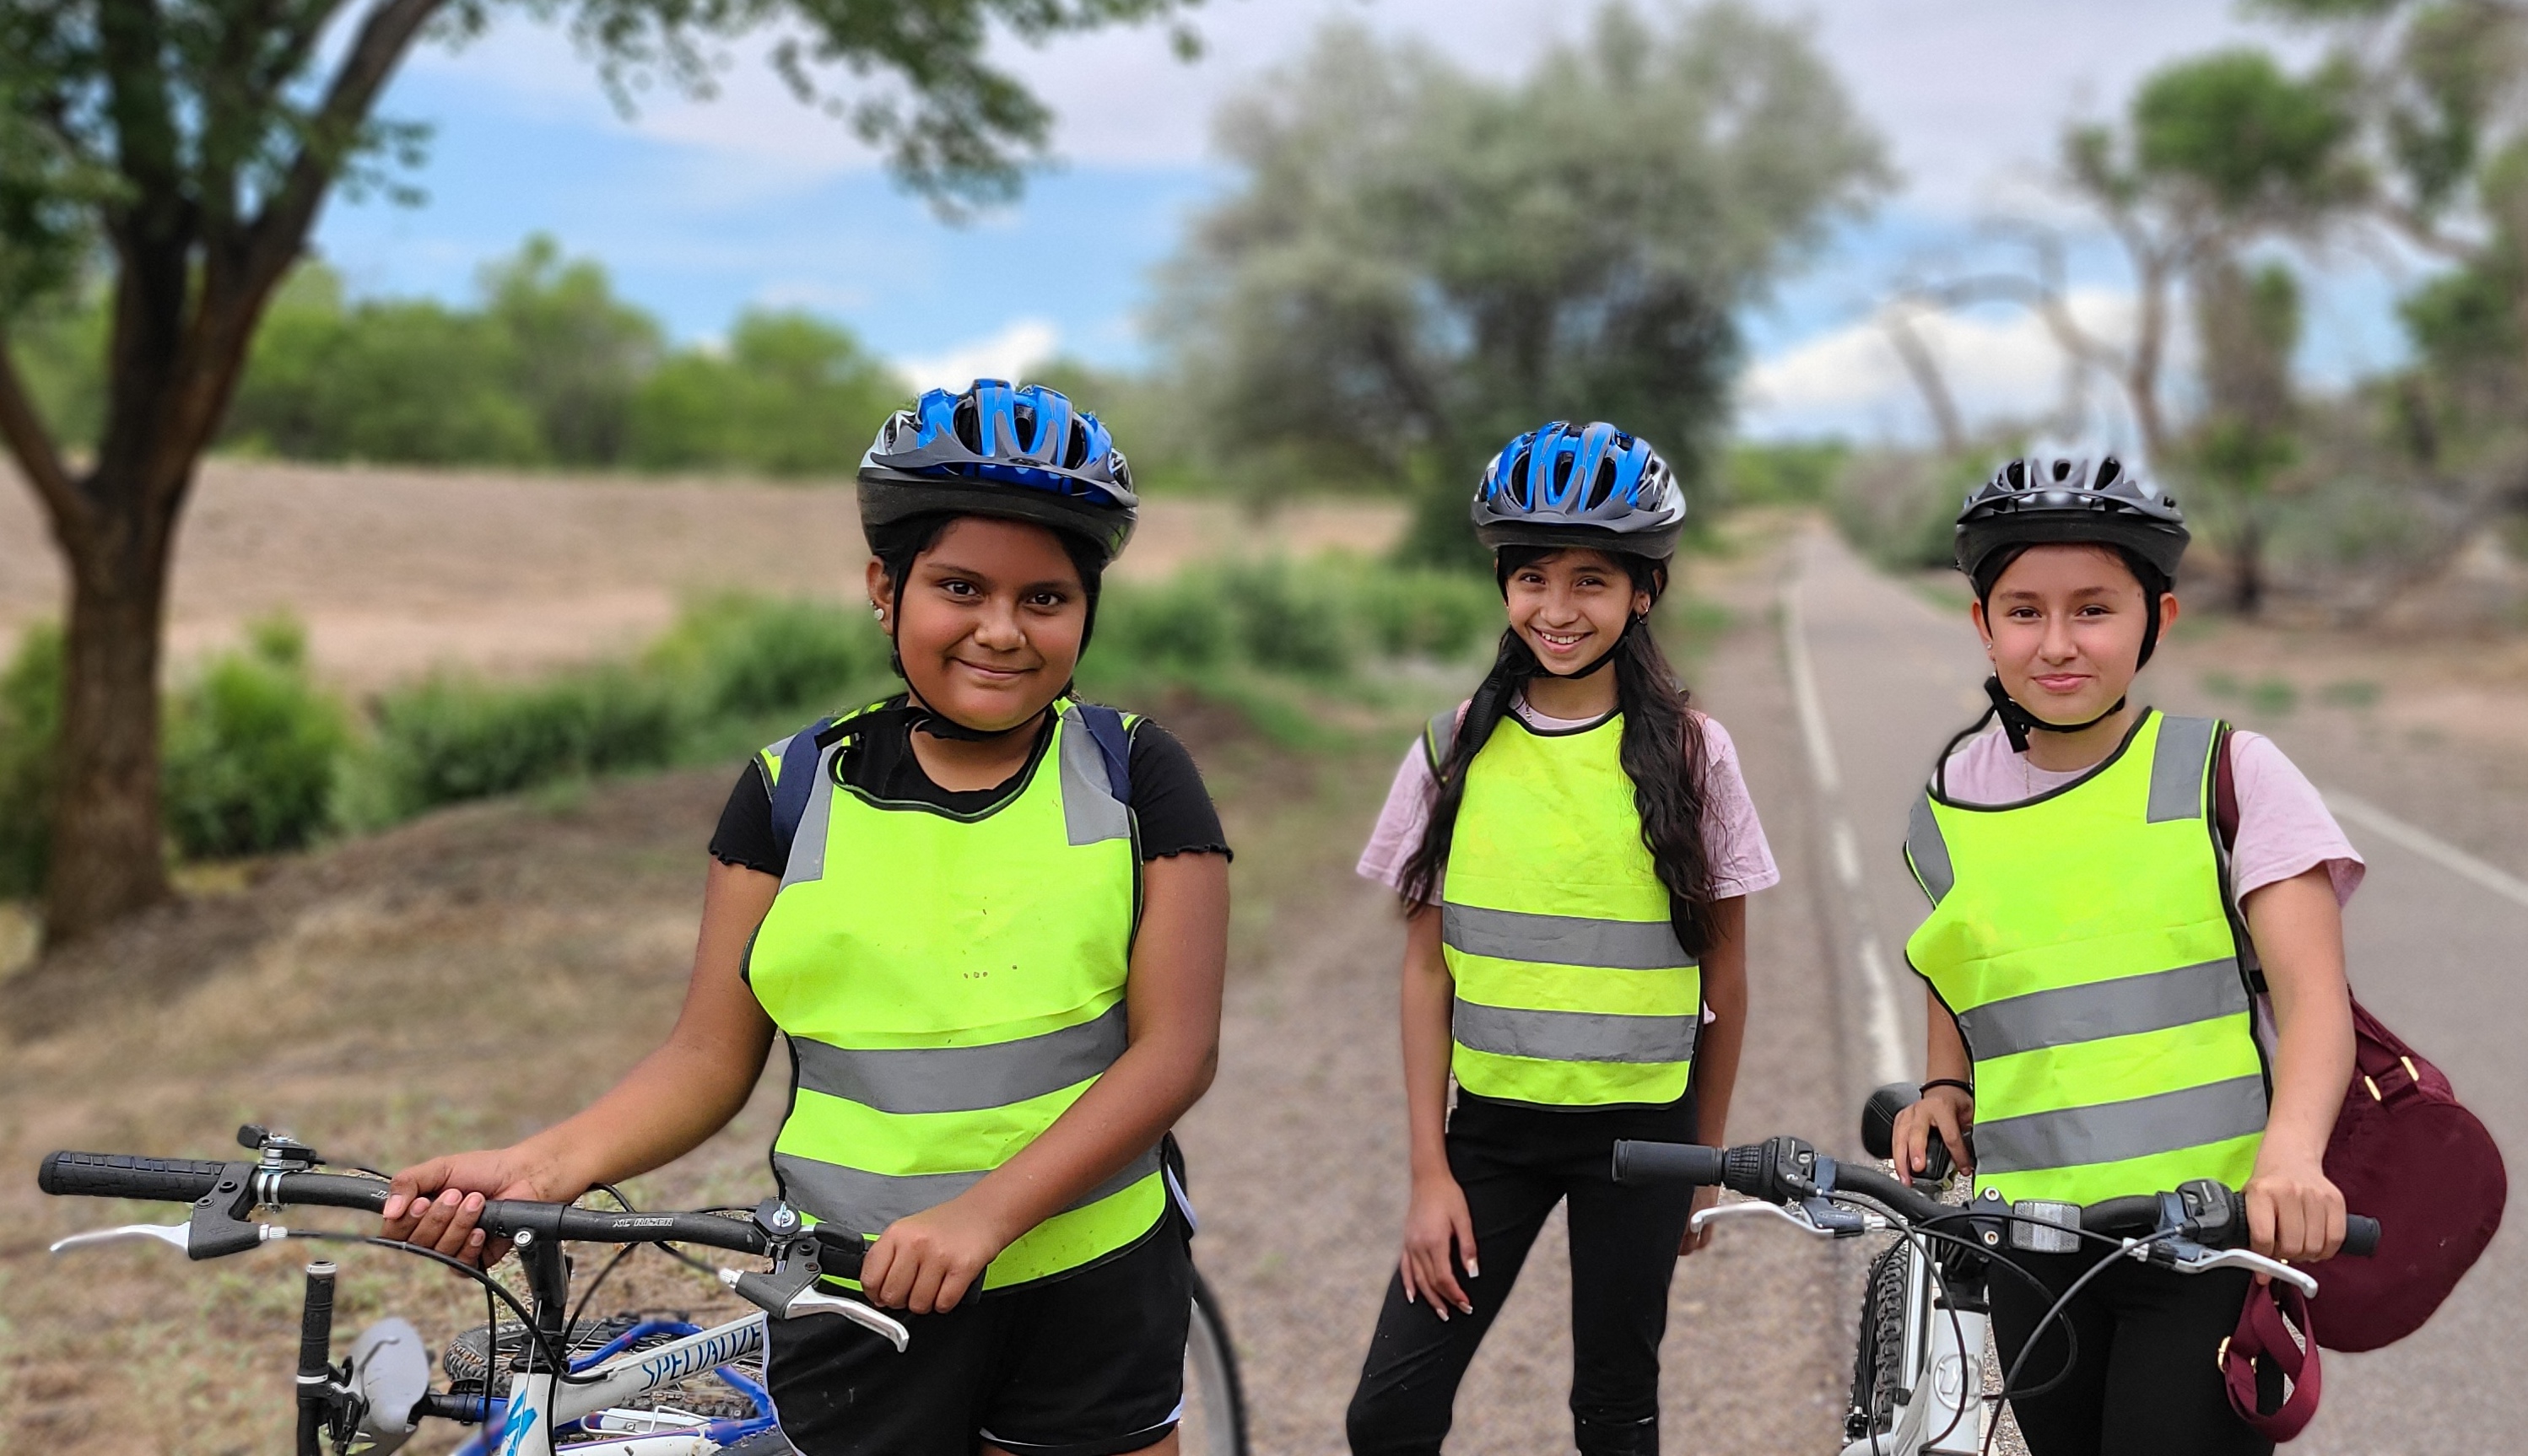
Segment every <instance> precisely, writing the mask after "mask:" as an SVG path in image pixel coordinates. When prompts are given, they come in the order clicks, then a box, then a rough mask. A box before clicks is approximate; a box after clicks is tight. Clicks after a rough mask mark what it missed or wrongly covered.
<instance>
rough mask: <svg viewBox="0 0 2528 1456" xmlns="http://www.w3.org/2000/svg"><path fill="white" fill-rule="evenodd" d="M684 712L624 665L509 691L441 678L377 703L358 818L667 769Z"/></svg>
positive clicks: (656, 683)
mask: <svg viewBox="0 0 2528 1456" xmlns="http://www.w3.org/2000/svg"><path fill="white" fill-rule="evenodd" d="M679 707H680V704H679V703H678V702H676V700H675V697H674V696H673V694H672V693H670V692H669V691H668V690H667V688H666V685H665V684H664V683H662V682H660V681H658V680H657V679H655V678H647V677H644V676H642V675H641V674H638V673H635V672H633V671H632V670H631V669H629V668H627V667H624V666H622V665H620V664H611V663H609V664H605V665H601V666H597V667H588V668H578V669H574V670H571V671H568V672H562V673H556V674H554V675H553V676H552V677H549V678H547V679H545V680H544V681H542V682H538V683H532V684H526V685H520V686H510V685H505V684H497V683H487V682H482V681H478V680H476V679H472V678H467V677H461V676H454V675H442V676H438V677H433V678H431V679H429V680H427V681H425V682H422V683H420V684H418V685H416V686H413V687H409V688H401V689H397V690H395V691H394V692H391V693H389V694H387V695H385V696H384V697H383V698H381V699H380V700H379V701H378V704H377V725H376V741H375V743H374V744H373V745H372V747H371V749H370V753H369V757H368V761H367V762H366V763H365V764H364V765H363V770H364V771H365V772H366V773H368V774H370V775H373V776H374V779H375V783H374V785H373V786H371V787H369V788H368V789H367V791H366V792H365V793H364V795H363V806H362V814H363V816H367V815H377V816H380V817H382V818H384V819H387V820H392V819H395V818H401V817H404V816H406V815H409V814H414V813H418V812H420V811H421V810H423V809H426V808H430V807H433V806H438V805H442V804H454V803H458V802H461V801H464V800H468V799H484V798H489V797H491V796H493V795H498V794H509V793H514V792H516V791H517V790H520V789H525V788H530V787H532V786H534V785H536V784H540V783H545V782H549V781H551V780H553V779H560V778H569V777H573V776H577V775H583V774H594V773H605V772H607V771H615V770H622V769H629V768H646V767H654V766H656V765H658V764H661V763H664V762H666V761H667V760H668V758H669V756H670V755H671V754H673V752H674V750H675V746H676V735H677V730H678V728H679V727H680V726H681V725H680V723H679V720H678V711H679Z"/></svg>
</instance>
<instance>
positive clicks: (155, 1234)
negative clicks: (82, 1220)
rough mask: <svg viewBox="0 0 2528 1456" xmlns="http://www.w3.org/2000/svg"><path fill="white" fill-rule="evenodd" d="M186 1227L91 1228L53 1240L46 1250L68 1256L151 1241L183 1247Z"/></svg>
mask: <svg viewBox="0 0 2528 1456" xmlns="http://www.w3.org/2000/svg"><path fill="white" fill-rule="evenodd" d="M185 1232H186V1225H184V1224H183V1223H126V1224H124V1225H123V1226H122V1227H120V1228H91V1229H89V1230H88V1231H87V1232H85V1233H74V1234H72V1235H71V1236H70V1237H68V1238H57V1239H55V1240H53V1242H52V1245H51V1247H50V1248H49V1249H48V1250H47V1252H49V1253H54V1254H68V1253H71V1252H72V1251H74V1250H77V1249H93V1248H96V1247H98V1246H99V1245H102V1244H121V1243H146V1242H148V1241H149V1240H151V1239H155V1240H157V1241H158V1242H159V1243H162V1244H166V1245H168V1246H169V1247H171V1248H178V1249H181V1248H183V1247H184V1235H185Z"/></svg>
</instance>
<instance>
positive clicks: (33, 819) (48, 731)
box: [0, 623, 62, 899]
mask: <svg viewBox="0 0 2528 1456" xmlns="http://www.w3.org/2000/svg"><path fill="white" fill-rule="evenodd" d="M61 731H62V631H61V628H59V627H57V626H54V625H52V624H51V623H42V624H39V625H37V626H34V627H30V628H28V629H26V633H25V634H24V635H22V636H21V637H20V638H19V639H18V650H17V651H16V653H15V654H14V655H12V656H11V657H10V659H9V666H8V669H7V670H6V671H5V672H0V899H6V898H9V897H13V896H20V895H31V894H33V893H34V892H35V891H37V890H38V889H41V888H42V887H43V883H44V865H45V863H46V853H45V847H46V844H47V842H48V835H49V831H50V829H51V827H52V819H53V777H54V770H53V745H54V743H55V741H56V740H58V739H59V738H60V736H61Z"/></svg>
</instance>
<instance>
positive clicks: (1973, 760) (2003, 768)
mask: <svg viewBox="0 0 2528 1456" xmlns="http://www.w3.org/2000/svg"><path fill="white" fill-rule="evenodd" d="M2088 771H2089V770H2088V769H2085V768H2081V769H2074V770H2072V771H2069V772H2057V771H2055V770H2053V769H2048V768H2038V767H2037V766H2036V765H2034V764H2032V763H2030V762H2028V756H2027V755H2026V754H2014V753H2012V752H2011V751H2010V740H2009V739H2007V738H2005V737H2004V736H2003V735H2002V732H2001V730H2000V729H1999V728H1995V729H1993V730H1992V731H1990V732H1988V733H1980V734H1977V735H1976V736H1975V737H1974V738H1971V739H1969V740H1967V741H1966V743H1965V744H1963V745H1961V746H1960V747H1959V749H1958V751H1957V752H1956V753H1954V754H1950V755H1949V764H1948V774H1947V785H1946V787H1947V790H1948V796H1949V797H1950V798H1951V799H1954V800H1956V801H1957V802H1958V803H1960V804H1975V805H1995V804H2015V803H2017V802H2019V801H2020V800H2023V799H2033V798H2035V797H2036V796H2037V795H2039V794H2043V793H2046V792H2048V791H2049V790H2053V789H2059V788H2061V787H2063V786H2064V785H2065V784H2068V783H2070V782H2072V781H2073V780H2074V779H2077V778H2079V777H2080V775H2081V774H2084V773H2086V772H2088ZM2230 776H2231V781H2232V782H2233V784H2234V785H2235V786H2236V787H2237V789H2238V842H2237V843H2236V844H2234V845H2232V846H2231V847H2230V880H2231V888H2232V891H2233V893H2235V894H2236V895H2237V896H2238V899H2240V900H2241V901H2243V900H2245V899H2246V898H2247V894H2248V892H2249V891H2253V890H2261V889H2263V888H2264V887H2265V886H2267V885H2271V884H2276V883H2278V882H2280V881H2283V880H2287V879H2290V878H2291V877H2292V876H2293V875H2299V874H2306V873H2307V872H2308V871H2310V870H2312V869H2315V868H2316V867H2317V866H2319V865H2321V864H2323V865H2325V866H2326V874H2327V878H2328V879H2329V880H2331V881H2332V882H2333V883H2334V885H2335V900H2336V903H2337V904H2338V905H2341V904H2344V902H2346V901H2349V900H2350V899H2351V898H2352V892H2353V891H2354V890H2356V889H2358V888H2360V885H2361V876H2362V874H2363V873H2364V872H2365V871H2366V868H2367V866H2366V865H2364V864H2363V862H2362V859H2361V854H2360V852H2359V851H2357V850H2355V849H2353V848H2352V842H2351V841H2350V840H2348V839H2345V838H2344V830H2343V829H2342V828H2341V827H2339V826H2338V825H2337V824H2336V822H2335V815H2333V814H2332V813H2329V812H2328V811H2327V808H2326V801H2325V800H2324V799H2323V798H2321V797H2319V795H2318V792H2317V786H2316V785H2314V784H2312V783H2310V782H2309V781H2308V777H2307V775H2305V774H2303V773H2301V772H2300V771H2299V766H2298V765H2297V764H2294V763H2293V762H2291V759H2289V758H2286V757H2284V756H2283V751H2282V750H2281V749H2278V748H2276V747H2274V742H2273V740H2272V739H2269V738H2267V737H2265V736H2264V735H2263V734H2261V733H2249V732H2247V731H2246V730H2244V729H2240V730H2238V732H2236V733H2233V734H2231V735H2230Z"/></svg>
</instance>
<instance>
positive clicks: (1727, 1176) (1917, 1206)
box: [1614, 1139, 2379, 1259]
mask: <svg viewBox="0 0 2528 1456" xmlns="http://www.w3.org/2000/svg"><path fill="white" fill-rule="evenodd" d="M1795 1160H1796V1164H1797V1166H1796V1167H1794V1166H1793V1163H1794V1161H1795ZM1614 1176H1615V1181H1616V1182H1618V1183H1670V1184H1684V1185H1687V1186H1690V1187H1712V1186H1718V1187H1725V1188H1728V1189H1729V1190H1730V1191H1732V1192H1735V1193H1743V1194H1745V1195H1746V1196H1748V1197H1750V1198H1755V1199H1761V1200H1763V1201H1764V1202H1766V1203H1774V1204H1781V1203H1792V1202H1796V1201H1798V1200H1799V1199H1800V1198H1801V1197H1803V1196H1806V1195H1808V1194H1814V1193H1817V1192H1830V1193H1856V1194H1859V1195H1860V1196H1862V1197H1864V1198H1867V1199H1869V1200H1870V1201H1871V1202H1873V1203H1876V1204H1879V1205H1881V1206H1883V1207H1885V1208H1887V1209H1888V1210H1890V1211H1891V1212H1893V1213H1895V1214H1897V1215H1899V1216H1901V1217H1902V1218H1904V1219H1905V1221H1906V1222H1911V1223H1916V1224H1924V1223H1934V1222H1940V1221H1942V1220H1947V1219H1965V1218H1971V1217H1976V1216H1978V1210H1976V1209H1975V1208H1973V1207H1966V1208H1961V1207H1957V1206H1954V1205H1951V1204H1945V1203H1941V1202H1940V1201H1939V1200H1937V1199H1935V1198H1932V1197H1930V1196H1929V1195H1928V1194H1925V1193H1924V1192H1923V1191H1922V1189H1921V1188H1919V1187H1916V1186H1914V1185H1912V1184H1908V1183H1901V1182H1898V1181H1897V1180H1896V1179H1895V1178H1894V1177H1891V1176H1890V1175H1888V1174H1886V1173H1883V1172H1880V1171H1879V1170H1876V1169H1874V1168H1868V1167H1863V1166H1859V1165H1855V1164H1851V1163H1842V1162H1838V1161H1836V1160H1834V1159H1831V1158H1822V1157H1813V1155H1812V1154H1811V1152H1810V1150H1809V1149H1808V1147H1807V1145H1806V1144H1803V1143H1800V1142H1798V1141H1796V1140H1795V1139H1775V1140H1773V1141H1772V1142H1766V1143H1752V1144H1749V1145H1747V1146H1745V1147H1737V1148H1707V1147H1703V1146H1700V1145H1698V1144H1694V1143H1659V1142H1635V1141H1631V1140H1623V1141H1618V1142H1617V1143H1616V1144H1615V1158H1614ZM1820 1185H1821V1186H1820ZM2198 1186H2200V1185H2198V1184H2188V1185H2187V1187H2188V1189H2194V1188H2196V1187H2198ZM2213 1186H2215V1187H2218V1186H2219V1185H2217V1184H2216V1185H2213ZM2219 1191H2220V1193H2221V1194H2222V1195H2226V1202H2224V1203H2223V1204H2222V1205H2221V1206H2219V1207H2212V1208H2206V1209H2203V1210H2201V1211H2199V1212H2200V1215H2201V1217H2199V1218H2189V1219H2188V1220H2187V1226H2186V1233H2187V1236H2188V1237H2189V1238H2190V1239H2192V1240H2193V1241H2194V1242H2196V1243H2198V1244H2201V1245H2202V1246H2203V1247H2205V1248H2213V1249H2219V1248H2244V1247H2246V1246H2247V1242H2248V1228H2247V1214H2246V1196H2245V1195H2244V1194H2242V1193H2239V1192H2238V1191H2237V1190H2236V1189H2232V1188H2226V1187H2223V1188H2220V1189H2219ZM2186 1196H2187V1197H2189V1198H2190V1197H2192V1196H2193V1195H2192V1194H2191V1193H2188V1194H2187V1195H2186ZM2163 1213H2164V1210H2163V1207H2162V1201H2161V1195H2159V1194H2150V1193H2146V1194H2139V1195H2134V1196H2131V1197H2124V1198H2110V1199H2107V1200H2106V1201H2104V1202H2102V1203H2094V1204H2090V1205H2088V1206H2087V1207H2085V1208H2083V1209H2082V1210H2081V1211H2080V1226H2081V1227H2082V1228H2084V1229H2086V1230H2088V1231H2089V1232H2091V1233H2097V1234H2104V1235H2107V1236H2110V1237H2141V1236H2145V1235H2148V1234H2150V1233H2152V1232H2153V1231H2155V1230H2157V1229H2158V1228H2159V1227H2160V1226H2161V1220H2162V1217H2163ZM2378 1247H2379V1221H2378V1220H2376V1219H2372V1218H2366V1217H2364V1216H2363V1215H2360V1214H2347V1215H2346V1216H2345V1217H2344V1244H2343V1246H2342V1248H2341V1249H2339V1250H2338V1253H2339V1254H2341V1255H2343V1256H2344V1257H2347V1258H2354V1259H2362V1258H2367V1257H2369V1256H2370V1255H2371V1254H2372V1253H2374V1252H2376V1251H2377V1249H2378Z"/></svg>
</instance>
